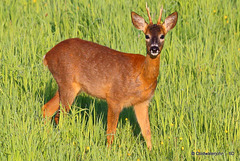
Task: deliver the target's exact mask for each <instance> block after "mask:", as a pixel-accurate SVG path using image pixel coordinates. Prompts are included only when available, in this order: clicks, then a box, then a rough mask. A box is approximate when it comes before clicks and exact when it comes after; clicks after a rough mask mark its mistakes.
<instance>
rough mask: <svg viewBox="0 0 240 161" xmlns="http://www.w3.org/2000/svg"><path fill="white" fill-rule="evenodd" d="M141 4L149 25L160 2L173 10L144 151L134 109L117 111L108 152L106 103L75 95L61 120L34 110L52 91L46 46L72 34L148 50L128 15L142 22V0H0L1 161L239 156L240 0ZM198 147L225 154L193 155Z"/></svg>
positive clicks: (166, 9)
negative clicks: (44, 60) (174, 17)
mask: <svg viewBox="0 0 240 161" xmlns="http://www.w3.org/2000/svg"><path fill="white" fill-rule="evenodd" d="M148 5H149V7H150V11H151V14H152V17H153V20H154V22H155V23H156V21H157V18H158V13H159V9H160V7H161V5H164V12H163V19H164V18H165V17H166V16H168V15H169V14H171V13H172V12H174V11H178V13H179V19H178V23H177V25H176V27H175V28H174V29H173V30H172V31H171V32H170V33H169V34H168V35H167V36H166V41H165V46H164V49H163V51H162V53H161V67H160V76H159V79H158V86H157V89H156V91H155V96H154V97H153V99H152V101H151V104H150V109H149V115H150V124H151V131H152V144H153V150H152V151H151V152H149V151H148V150H147V147H146V144H145V141H144V140H143V138H142V136H141V133H140V130H139V126H138V124H137V121H136V118H135V116H134V112H133V110H132V108H128V109H125V110H124V111H123V112H122V113H121V117H120V120H119V124H118V128H117V134H116V138H115V141H114V143H113V145H112V148H111V149H108V148H107V146H106V132H105V131H106V115H107V104H106V102H105V101H103V100H99V99H96V98H91V97H89V96H87V95H85V94H81V95H80V96H78V97H77V98H76V101H75V102H74V104H73V106H72V111H71V113H70V114H69V116H68V117H66V118H64V121H63V119H61V121H60V124H59V126H54V125H53V124H50V123H49V124H46V125H44V122H43V118H42V115H41V106H42V105H43V104H44V103H46V102H47V101H48V100H50V99H51V97H52V96H53V95H54V93H55V91H56V89H57V85H56V83H55V81H54V79H53V77H52V76H51V74H50V72H49V71H48V70H47V69H46V68H45V67H44V66H43V64H42V57H43V56H44V55H45V54H46V52H47V51H49V50H50V49H51V48H52V47H53V46H54V45H56V44H57V43H58V42H60V41H62V40H64V39H67V38H71V37H79V38H82V39H85V40H90V41H94V42H97V43H99V44H102V45H106V46H108V47H111V48H113V49H116V50H120V51H123V52H129V53H140V54H143V55H145V51H146V47H145V40H144V35H143V33H141V32H140V31H138V30H136V29H135V28H134V27H133V25H132V23H131V16H130V13H131V11H135V12H137V13H138V14H140V15H142V16H143V17H144V18H145V19H146V20H147V14H146V10H145V0H134V1H132V0H117V1H112V0H106V1H103V0H84V1H83V0H71V1H70V0H65V1H57V0H56V1H50V0H44V1H40V0H36V2H35V3H34V1H31V0H29V1H27V0H12V1H10V0H1V1H0V127H1V130H0V160H3V161H4V160H24V161H25V160H135V161H136V160H138V159H139V160H140V161H142V160H240V128H239V127H240V107H239V106H240V19H239V17H240V12H239V10H240V0H230V1H228V0H223V1H219V0H210V1H208V0H203V1H188V0H183V1H179V2H178V1H173V0H164V1H157V0H152V1H149V0H148ZM224 16H227V17H226V19H225V17H224ZM147 21H148V20H147ZM125 118H128V120H125ZM182 147H184V150H182ZM198 151H200V152H222V153H224V154H223V155H217V156H214V155H213V156H199V155H191V153H192V152H198ZM229 152H234V155H232V156H231V155H229V154H228V153H229Z"/></svg>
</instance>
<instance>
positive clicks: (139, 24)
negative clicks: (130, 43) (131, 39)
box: [131, 12, 148, 33]
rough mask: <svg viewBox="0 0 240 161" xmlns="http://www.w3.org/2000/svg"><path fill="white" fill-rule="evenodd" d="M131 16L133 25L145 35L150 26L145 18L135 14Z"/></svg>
mask: <svg viewBox="0 0 240 161" xmlns="http://www.w3.org/2000/svg"><path fill="white" fill-rule="evenodd" d="M131 15H132V23H133V25H134V26H135V27H136V28H137V29H138V30H142V31H143V32H144V33H145V31H146V28H147V26H148V24H147V23H146V21H145V20H144V18H142V17H141V16H139V15H138V14H136V13H135V12H132V13H131Z"/></svg>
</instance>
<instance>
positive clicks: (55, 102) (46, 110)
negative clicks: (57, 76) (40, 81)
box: [42, 91, 60, 119]
mask: <svg viewBox="0 0 240 161" xmlns="http://www.w3.org/2000/svg"><path fill="white" fill-rule="evenodd" d="M59 101H60V100H59V92H58V91H57V92H56V94H55V95H54V96H53V98H52V99H51V100H50V101H48V102H47V103H46V104H45V105H44V106H42V114H43V117H44V118H47V119H51V118H52V116H53V115H54V113H55V112H56V111H57V110H59Z"/></svg>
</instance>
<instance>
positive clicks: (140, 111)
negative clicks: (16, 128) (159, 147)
mask: <svg viewBox="0 0 240 161" xmlns="http://www.w3.org/2000/svg"><path fill="white" fill-rule="evenodd" d="M148 104H149V102H148V101H147V102H143V103H140V104H137V105H135V106H134V110H135V114H136V117H137V121H138V123H139V126H140V128H141V131H142V135H143V137H144V139H145V140H146V142H147V147H148V149H149V150H151V149H152V143H151V129H150V123H149V117H148Z"/></svg>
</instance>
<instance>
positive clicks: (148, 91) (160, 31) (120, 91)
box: [42, 5, 178, 150]
mask: <svg viewBox="0 0 240 161" xmlns="http://www.w3.org/2000/svg"><path fill="white" fill-rule="evenodd" d="M146 9H147V13H148V18H149V21H150V22H149V24H147V23H146V21H145V20H144V19H143V18H142V17H141V16H139V15H138V14H136V13H135V12H132V13H131V17H132V23H133V25H134V26H135V27H136V28H137V29H139V30H142V31H143V32H144V34H145V38H146V46H147V55H146V57H145V56H143V55H139V54H129V53H123V52H119V51H116V50H113V49H110V48H108V47H105V46H102V45H99V44H96V43H93V42H89V41H85V40H81V39H79V38H72V39H67V40H64V41H62V42H60V43H59V44H57V45H56V46H55V47H53V48H52V49H51V50H50V51H49V52H48V53H47V54H46V55H45V56H44V60H43V62H44V65H45V66H48V69H49V70H50V72H51V73H52V75H53V77H54V78H55V80H56V82H57V84H58V91H57V92H56V94H55V96H54V97H53V98H52V99H51V100H50V101H49V102H47V103H46V104H45V105H44V106H43V107H42V112H43V117H47V118H51V117H52V116H53V115H54V113H56V112H57V114H56V116H55V122H56V123H57V124H58V119H59V109H60V102H61V105H62V107H63V109H64V110H65V112H68V111H69V110H70V107H71V105H72V103H73V101H74V99H75V97H76V96H77V94H78V93H79V92H81V91H83V92H86V93H87V94H89V95H92V96H94V97H97V98H100V99H105V100H106V101H107V104H108V113H107V142H108V146H109V145H110V144H111V143H112V142H113V138H114V134H115V132H116V127H117V122H118V118H119V114H120V112H121V111H122V109H123V108H124V107H128V106H133V107H134V111H135V114H136V118H137V121H138V123H139V125H140V128H141V132H142V135H143V137H144V139H145V141H146V143H147V147H148V148H149V149H150V150H151V148H152V144H151V131H150V123H149V116H148V105H149V102H150V100H151V98H152V97H153V94H154V91H155V88H156V86H157V78H158V74H159V65H160V53H161V50H162V48H163V44H164V38H165V35H166V34H167V32H168V31H169V30H171V29H172V28H173V27H174V26H175V25H176V23H177V19H178V14H177V12H174V13H172V14H171V15H169V16H168V17H167V18H166V19H165V21H164V23H161V16H162V11H163V8H161V10H160V16H159V19H158V22H157V24H153V22H152V19H151V16H150V12H149V8H148V7H147V5H146Z"/></svg>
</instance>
